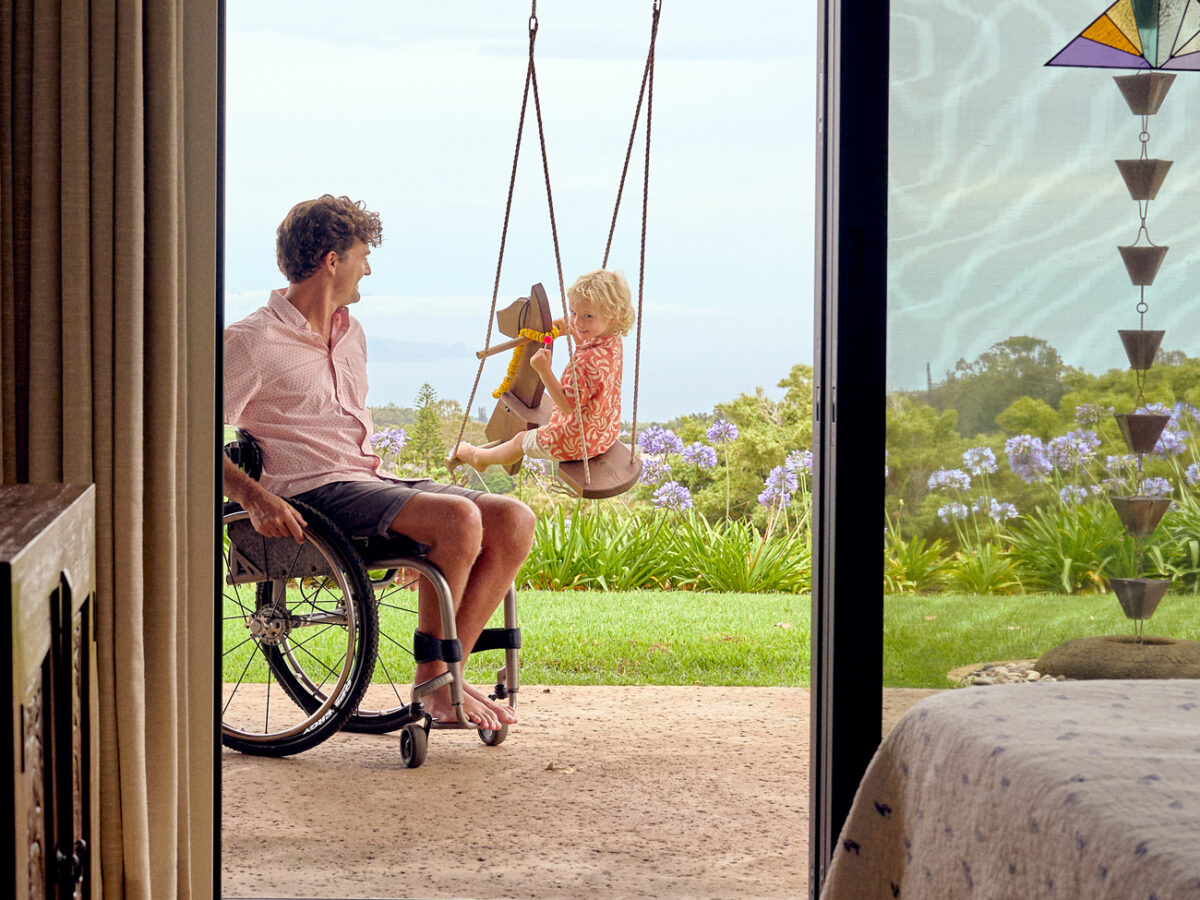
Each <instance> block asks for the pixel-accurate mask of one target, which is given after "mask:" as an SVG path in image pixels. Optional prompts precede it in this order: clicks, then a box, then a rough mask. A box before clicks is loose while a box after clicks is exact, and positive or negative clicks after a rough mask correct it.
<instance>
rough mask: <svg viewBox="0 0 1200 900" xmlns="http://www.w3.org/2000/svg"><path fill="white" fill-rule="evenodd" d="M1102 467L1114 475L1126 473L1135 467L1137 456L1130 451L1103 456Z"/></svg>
mask: <svg viewBox="0 0 1200 900" xmlns="http://www.w3.org/2000/svg"><path fill="white" fill-rule="evenodd" d="M1104 468H1105V469H1107V470H1108V471H1109V472H1112V473H1113V474H1114V475H1128V474H1129V473H1130V472H1133V471H1134V470H1136V469H1137V456H1136V455H1134V454H1132V453H1122V454H1120V455H1119V456H1106V457H1104Z"/></svg>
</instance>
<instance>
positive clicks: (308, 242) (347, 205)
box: [275, 194, 383, 284]
mask: <svg viewBox="0 0 1200 900" xmlns="http://www.w3.org/2000/svg"><path fill="white" fill-rule="evenodd" d="M356 240H359V241H362V242H363V243H364V244H367V245H368V246H370V247H378V246H379V244H380V243H381V242H382V241H383V226H382V225H381V224H380V222H379V213H376V212H371V211H370V210H369V209H367V208H366V205H365V204H363V203H362V202H361V201H359V202H358V203H355V202H354V201H353V200H351V199H350V198H349V197H335V196H333V195H332V194H324V195H322V196H320V197H318V198H317V199H316V200H305V201H304V202H302V203H297V204H296V205H295V206H293V207H292V211H291V212H289V213H288V214H287V217H286V218H285V219H284V220H283V222H282V223H280V225H279V230H278V231H276V232H275V259H276V261H277V262H278V263H279V271H281V272H282V273H283V274H284V275H285V276H286V277H287V280H288V283H289V284H297V283H299V282H301V281H305V280H307V279H308V278H311V277H312V275H313V274H314V273H315V272H316V271H317V269H319V268H320V267H321V260H322V259H323V258H324V257H325V255H326V254H327V253H328V252H329V251H330V250H333V251H334V252H335V253H337V255H338V256H339V257H340V256H343V255H345V253H346V251H347V250H349V249H350V248H351V247H352V246H353V245H354V242H355V241H356Z"/></svg>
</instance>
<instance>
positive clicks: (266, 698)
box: [221, 504, 378, 756]
mask: <svg viewBox="0 0 1200 900" xmlns="http://www.w3.org/2000/svg"><path fill="white" fill-rule="evenodd" d="M296 505H297V506H298V507H299V508H300V509H301V511H302V513H303V515H304V518H305V519H306V520H307V521H308V527H307V528H306V529H305V541H304V543H302V544H297V543H296V542H295V541H294V540H292V539H291V538H266V537H263V536H262V535H260V534H258V533H257V532H255V531H254V530H253V527H252V526H251V525H250V521H249V514H248V513H246V512H245V511H243V510H241V509H240V508H238V507H232V509H230V510H229V511H227V514H226V516H225V519H224V525H225V552H224V557H225V573H224V574H225V587H224V600H223V605H224V610H223V621H224V634H223V635H222V640H223V649H222V658H223V668H224V673H223V682H224V688H223V704H222V714H221V740H222V742H223V743H224V744H225V746H227V747H230V748H232V749H234V750H240V751H241V752H243V753H253V754H259V755H265V756H284V755H287V754H290V753H299V752H300V751H302V750H307V749H308V748H310V747H313V746H315V745H316V744H319V743H320V742H322V741H324V740H325V739H326V738H328V737H330V736H331V735H333V734H335V733H336V732H337V731H338V730H339V729H340V728H341V727H342V725H343V723H344V722H345V721H346V718H347V717H348V716H349V715H350V714H351V712H352V711H353V710H354V708H355V707H356V706H357V705H358V702H359V700H360V699H361V697H362V694H363V692H364V691H365V690H366V687H367V684H368V681H369V679H370V677H371V674H372V671H373V670H374V666H375V652H376V645H377V640H378V625H377V620H376V615H375V605H374V602H373V600H372V597H371V589H370V584H369V582H368V581H367V578H366V573H365V572H364V571H363V568H362V561H361V559H360V558H359V556H358V555H357V553H356V552H355V551H354V549H353V548H352V547H351V546H350V544H349V542H348V541H347V540H346V538H345V537H344V536H343V535H342V534H341V532H339V531H338V530H337V529H336V528H335V527H334V526H333V525H332V524H330V523H329V521H328V520H327V519H326V518H325V517H324V516H322V515H321V514H320V513H318V512H317V511H316V510H314V509H312V508H311V507H307V506H303V505H301V504H296Z"/></svg>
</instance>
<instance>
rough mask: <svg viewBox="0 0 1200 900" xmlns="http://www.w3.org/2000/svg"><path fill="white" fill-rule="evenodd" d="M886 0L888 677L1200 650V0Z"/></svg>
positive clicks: (1043, 670) (903, 683)
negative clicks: (1145, 647) (1193, 63)
mask: <svg viewBox="0 0 1200 900" xmlns="http://www.w3.org/2000/svg"><path fill="white" fill-rule="evenodd" d="M891 8H892V48H891V53H892V55H891V84H890V117H891V118H890V123H889V127H890V135H891V137H890V145H889V152H890V163H889V178H890V185H889V213H888V215H889V220H888V228H889V258H888V294H889V298H888V299H889V326H888V327H889V342H888V356H889V358H888V380H889V395H888V405H887V418H888V458H887V466H888V475H887V506H886V522H885V527H886V531H885V541H886V555H885V573H886V576H885V587H884V589H885V593H886V604H885V609H886V612H885V662H884V668H885V687H887V688H901V687H904V688H922V689H950V688H952V687H957V686H960V685H961V684H962V683H963V682H964V681H971V680H972V679H974V680H977V681H981V682H982V683H989V682H990V681H997V680H1003V679H1004V678H1006V677H1013V678H1020V679H1032V680H1038V679H1040V678H1044V677H1051V676H1054V677H1057V676H1060V675H1069V676H1070V677H1095V674H1094V673H1093V674H1092V675H1085V674H1083V673H1082V672H1081V671H1079V670H1078V669H1077V668H1072V666H1074V665H1075V663H1071V662H1063V661H1062V659H1063V658H1065V657H1066V656H1069V654H1067V653H1066V649H1064V648H1067V649H1069V648H1071V647H1076V646H1085V647H1089V648H1090V652H1091V653H1092V654H1093V656H1096V655H1098V656H1099V658H1102V660H1103V662H1104V666H1102V667H1101V668H1100V669H1099V670H1096V671H1109V672H1112V671H1115V670H1114V669H1113V668H1112V667H1113V666H1116V665H1117V662H1115V660H1117V659H1118V658H1119V657H1120V651H1121V648H1122V645H1123V643H1124V642H1125V641H1126V639H1127V638H1129V636H1131V635H1137V634H1143V635H1144V636H1145V635H1154V636H1160V637H1162V638H1164V639H1168V640H1177V639H1196V638H1198V637H1200V628H1198V626H1197V624H1196V622H1195V617H1194V616H1190V615H1189V595H1190V594H1191V593H1192V592H1194V591H1195V590H1196V589H1197V585H1198V581H1197V577H1198V574H1200V555H1198V554H1200V551H1198V550H1197V549H1196V546H1195V543H1194V542H1195V539H1196V538H1195V536H1196V534H1197V533H1198V530H1200V498H1198V496H1197V490H1196V486H1195V483H1196V481H1197V479H1198V477H1200V468H1198V467H1197V460H1200V453H1198V448H1197V445H1198V438H1200V423H1198V421H1197V412H1196V409H1197V407H1198V406H1200V340H1198V338H1197V335H1196V331H1195V329H1194V327H1192V324H1193V323H1194V321H1195V315H1194V306H1193V304H1192V303H1191V302H1190V301H1191V299H1192V298H1193V297H1194V290H1193V289H1192V288H1191V287H1190V285H1192V284H1193V283H1194V280H1195V276H1194V274H1192V275H1189V271H1191V270H1194V267H1195V262H1196V260H1197V258H1198V256H1200V225H1198V224H1197V222H1196V219H1195V215H1194V211H1195V209H1196V203H1197V200H1198V199H1200V198H1198V196H1197V193H1198V191H1200V179H1197V177H1196V176H1195V174H1194V170H1195V168H1196V163H1197V162H1198V161H1200V160H1198V157H1197V152H1196V149H1195V148H1196V147H1197V146H1198V144H1197V138H1198V137H1200V125H1198V124H1197V121H1196V119H1195V117H1194V116H1192V115H1190V110H1191V109H1192V108H1194V105H1195V103H1196V99H1197V92H1200V79H1197V78H1196V77H1193V76H1191V75H1189V74H1188V73H1187V72H1182V73H1181V74H1180V75H1179V77H1178V78H1177V79H1176V80H1175V81H1174V83H1173V84H1169V83H1167V84H1164V83H1162V81H1161V74H1160V73H1159V72H1154V71H1152V70H1151V68H1150V67H1151V66H1152V65H1159V66H1162V65H1169V66H1171V67H1173V68H1182V67H1183V66H1185V65H1187V64H1188V61H1189V58H1188V57H1186V56H1184V57H1180V56H1178V55H1177V56H1176V57H1174V58H1173V59H1171V58H1170V52H1171V50H1172V49H1174V52H1175V53H1176V54H1178V52H1179V50H1180V49H1183V48H1184V47H1185V46H1186V41H1185V42H1184V43H1182V44H1181V43H1179V41H1180V40H1181V39H1182V37H1183V32H1185V31H1187V30H1188V29H1191V30H1192V32H1193V33H1194V30H1195V27H1196V24H1197V19H1196V15H1195V9H1196V5H1195V4H1191V5H1189V4H1185V3H1166V2H1164V3H1158V2H1146V3H1143V2H1141V0H1134V2H1132V3H1131V2H1129V0H1122V2H1119V3H1116V4H1113V5H1112V6H1111V7H1109V8H1108V9H1107V10H1106V9H1104V8H1103V6H1101V5H1096V6H1089V4H1087V3H1085V2H1082V0H1081V2H1072V3H1069V4H1053V5H1049V6H1046V7H1040V8H1039V9H1038V11H1037V14H1036V17H1034V16H1032V14H1031V13H1030V12H1029V11H1028V10H1025V9H1018V8H1016V7H1013V6H1010V5H1001V6H998V5H996V4H991V3H986V2H983V0H970V2H968V3H965V4H959V5H956V6H953V7H949V6H946V5H941V4H936V5H934V4H924V3H918V2H914V0H898V2H895V3H893V4H892V7H891ZM1034 18H1036V23H1037V27H1036V28H1031V24H1033V19H1034ZM1187 40H1191V36H1188V38H1187ZM1143 53H1144V54H1145V58H1143V56H1142V54H1143ZM1196 56H1200V54H1196ZM1050 60H1053V65H1052V66H1050V67H1048V66H1047V65H1046V64H1047V61H1050ZM1097 66H1099V67H1113V66H1119V67H1123V68H1111V69H1110V70H1109V71H1104V70H1103V69H1096V68H1090V67H1097ZM1138 67H1140V68H1141V69H1142V70H1143V71H1142V74H1135V70H1136V69H1137V68H1138ZM1113 76H1121V77H1126V76H1128V77H1130V78H1133V79H1134V81H1133V82H1130V83H1129V84H1125V85H1123V86H1121V88H1120V89H1118V85H1117V84H1114V81H1113ZM1170 77H1171V76H1167V78H1168V80H1169V78H1170ZM1139 98H1140V99H1142V100H1146V101H1148V102H1149V103H1150V104H1151V105H1152V106H1153V104H1154V102H1155V101H1157V100H1161V107H1160V108H1159V109H1158V111H1157V112H1154V113H1153V114H1149V115H1147V116H1146V117H1145V118H1143V117H1142V115H1140V114H1133V113H1132V112H1131V107H1132V106H1135V105H1136V104H1137V103H1138V102H1140V101H1139ZM1143 129H1144V130H1143ZM1114 160H1120V161H1121V162H1120V163H1119V165H1120V167H1121V168H1120V170H1119V171H1118V169H1117V167H1116V166H1114V164H1113V161H1114ZM1156 160H1165V161H1174V163H1175V164H1174V166H1173V167H1168V166H1166V165H1165V164H1163V163H1157V162H1156ZM1160 178H1161V182H1160V183H1159V186H1158V187H1155V185H1154V182H1155V181H1156V180H1158V179H1160ZM1135 197H1141V198H1142V199H1140V200H1139V199H1135ZM1149 198H1153V199H1152V201H1151V199H1149ZM1118 247H1121V248H1123V249H1122V250H1121V251H1120V252H1118ZM1155 266H1158V268H1157V271H1154V270H1155ZM1143 269H1144V272H1143V271H1141V270H1143ZM1139 303H1143V304H1144V305H1142V306H1139ZM1118 331H1121V332H1122V334H1121V335H1118ZM1159 331H1161V332H1163V335H1162V336H1161V340H1158V338H1159V336H1158V335H1157V334H1156V333H1157V332H1159ZM1139 353H1140V354H1144V355H1146V356H1147V358H1146V359H1142V360H1139V359H1138V358H1137V356H1138V354H1139ZM1134 366H1136V367H1137V368H1134ZM1147 367H1148V368H1147ZM1132 413H1139V414H1140V415H1141V418H1139V417H1137V416H1134V417H1132V418H1125V419H1119V418H1118V416H1121V415H1122V414H1132ZM1154 414H1161V419H1154V418H1152V416H1153V415H1154ZM1142 427H1148V428H1151V429H1155V428H1161V429H1162V431H1161V437H1158V433H1157V432H1155V433H1154V434H1151V435H1150V436H1149V437H1148V439H1147V440H1148V442H1149V444H1148V446H1147V447H1145V451H1146V452H1142V449H1141V448H1140V446H1131V445H1130V443H1129V439H1127V438H1126V436H1125V433H1124V432H1125V431H1130V432H1131V433H1132V432H1137V430H1138V429H1140V428H1142ZM1132 436H1133V435H1132V434H1131V437H1132ZM1122 498H1135V499H1122ZM1139 579H1140V580H1139ZM1162 589H1165V590H1166V593H1165V595H1164V596H1163V597H1162V598H1161V600H1158V601H1157V606H1156V607H1154V597H1153V596H1151V595H1154V594H1155V592H1158V591H1160V590H1162ZM1118 591H1120V592H1121V593H1122V596H1121V597H1120V598H1119V597H1118V595H1117V592H1118ZM1152 608H1153V612H1152V611H1151V609H1152ZM1078 641H1085V642H1092V643H1090V644H1088V643H1085V644H1083V645H1078V644H1077V643H1076V642H1078ZM1002 664H1009V671H1010V673H1011V675H1005V674H1004V672H1003V671H1001V670H1000V669H998V668H995V667H996V666H998V665H1002ZM984 666H993V668H990V669H988V670H986V671H983V667H984ZM1105 666H1106V667H1107V668H1105ZM1031 673H1037V674H1031ZM1114 677H1118V676H1114Z"/></svg>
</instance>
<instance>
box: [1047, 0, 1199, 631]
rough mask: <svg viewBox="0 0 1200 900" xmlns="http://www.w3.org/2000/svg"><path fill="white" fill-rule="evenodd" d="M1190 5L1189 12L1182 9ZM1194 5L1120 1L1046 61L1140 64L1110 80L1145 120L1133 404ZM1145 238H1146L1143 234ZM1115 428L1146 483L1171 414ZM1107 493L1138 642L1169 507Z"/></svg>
mask: <svg viewBox="0 0 1200 900" xmlns="http://www.w3.org/2000/svg"><path fill="white" fill-rule="evenodd" d="M1185 7H1187V8H1186V10H1185ZM1192 12H1193V10H1192V8H1191V7H1190V6H1188V4H1185V3H1178V2H1174V0H1117V2H1115V3H1113V4H1112V5H1111V6H1109V7H1108V9H1106V10H1105V11H1104V13H1103V14H1102V15H1100V16H1099V17H1098V18H1097V19H1096V20H1095V21H1093V22H1092V23H1091V24H1090V25H1089V26H1088V27H1087V28H1085V29H1084V30H1083V31H1082V32H1080V34H1079V35H1078V36H1077V37H1076V38H1075V39H1074V40H1072V41H1071V42H1070V43H1068V44H1067V46H1065V47H1064V48H1063V49H1062V50H1060V51H1059V52H1058V53H1057V54H1056V55H1055V56H1054V58H1053V59H1051V60H1050V61H1049V62H1048V63H1046V65H1048V66H1076V67H1083V68H1114V69H1139V70H1141V71H1139V72H1138V73H1137V74H1133V75H1117V76H1114V78H1113V80H1114V81H1115V82H1116V84H1117V88H1118V89H1119V90H1120V91H1121V96H1122V97H1124V98H1125V102H1126V104H1128V106H1129V111H1130V112H1131V113H1133V114H1134V115H1135V116H1140V117H1141V125H1142V130H1141V133H1140V134H1139V135H1138V138H1139V140H1140V142H1141V153H1140V154H1139V155H1138V158H1137V159H1118V160H1116V164H1117V169H1118V171H1120V173H1121V177H1122V179H1124V181H1125V187H1126V188H1127V189H1128V190H1129V196H1130V199H1132V200H1135V201H1136V202H1137V205H1138V219H1139V224H1138V231H1137V236H1136V237H1135V239H1134V242H1133V243H1132V244H1130V245H1127V246H1121V247H1118V248H1117V249H1118V252H1119V253H1120V254H1121V261H1122V262H1123V263H1124V264H1125V271H1126V272H1128V273H1129V280H1130V282H1131V283H1132V284H1133V285H1134V286H1135V287H1137V288H1138V292H1139V298H1138V304H1137V312H1138V328H1137V329H1136V330H1120V331H1118V334H1119V335H1120V337H1121V343H1122V344H1124V346H1125V354H1126V356H1128V357H1129V367H1130V368H1131V369H1132V370H1133V371H1134V372H1135V373H1136V375H1137V387H1138V393H1137V399H1136V402H1135V409H1144V408H1145V405H1146V397H1145V393H1144V388H1145V384H1146V373H1147V372H1148V371H1149V369H1150V367H1151V365H1152V364H1153V362H1154V357H1155V355H1156V354H1157V353H1158V348H1159V347H1160V346H1161V345H1162V339H1163V335H1164V333H1165V332H1163V331H1153V330H1149V329H1147V328H1146V313H1147V311H1148V310H1149V306H1148V305H1147V304H1146V288H1147V287H1149V286H1151V285H1152V284H1154V278H1155V276H1156V275H1157V274H1158V270H1159V268H1160V267H1161V266H1162V264H1163V260H1164V259H1165V258H1166V255H1167V249H1168V248H1167V247H1165V246H1160V245H1158V244H1155V243H1154V242H1153V241H1151V240H1150V229H1149V227H1148V226H1147V224H1146V218H1147V214H1148V212H1149V208H1150V201H1151V200H1153V199H1154V198H1155V197H1157V196H1158V190H1159V188H1160V187H1162V184H1163V181H1164V180H1165V179H1166V177H1167V173H1168V172H1169V171H1170V169H1171V161H1170V160H1165V159H1152V158H1151V157H1150V152H1149V143H1150V131H1149V121H1150V116H1152V115H1155V114H1156V113H1157V112H1158V110H1159V108H1160V107H1161V106H1162V104H1163V101H1164V100H1165V99H1166V97H1167V93H1168V92H1169V91H1170V89H1171V85H1172V83H1173V82H1174V81H1175V74H1174V73H1173V72H1171V71H1164V70H1178V71H1186V70H1191V71H1196V70H1200V16H1197V15H1193V14H1191V13H1192ZM1143 238H1145V243H1142V239H1143ZM1115 418H1116V420H1117V425H1118V426H1119V427H1120V429H1121V434H1122V436H1123V437H1124V438H1125V443H1126V445H1127V446H1128V447H1129V450H1130V452H1131V453H1134V454H1136V455H1137V458H1138V464H1137V483H1138V485H1139V486H1140V485H1142V484H1143V483H1144V462H1145V456H1146V454H1147V453H1150V452H1151V451H1153V449H1154V447H1155V444H1157V443H1158V440H1159V437H1160V436H1161V435H1162V432H1163V429H1164V428H1165V427H1166V425H1167V422H1168V421H1169V420H1170V417H1169V416H1164V415H1154V414H1150V413H1146V412H1136V411H1135V412H1132V413H1119V414H1117V415H1116V417H1115ZM1140 490H1141V488H1140V487H1139V493H1137V494H1134V495H1132V496H1127V497H1120V496H1113V497H1110V498H1109V499H1110V501H1111V502H1112V505H1113V507H1114V509H1116V511H1117V515H1118V516H1120V518H1121V522H1122V524H1123V525H1124V526H1125V530H1126V532H1127V533H1128V535H1129V536H1130V538H1132V539H1133V541H1134V560H1135V563H1134V566H1135V569H1136V571H1137V573H1138V574H1137V577H1134V578H1111V579H1109V581H1110V583H1111V584H1112V587H1113V590H1114V592H1115V593H1116V595H1117V599H1118V601H1120V604H1121V609H1122V610H1124V612H1125V615H1126V616H1127V617H1128V618H1130V619H1132V620H1134V622H1135V623H1136V633H1137V636H1138V639H1139V640H1140V639H1141V637H1142V627H1143V623H1144V622H1145V620H1146V619H1148V618H1150V616H1152V615H1153V614H1154V610H1155V609H1156V608H1157V607H1158V604H1159V601H1161V600H1162V598H1163V596H1164V594H1165V593H1166V591H1167V587H1168V586H1169V584H1170V579H1164V578H1145V577H1144V576H1143V552H1142V542H1143V541H1145V540H1146V538H1148V537H1150V536H1151V535H1152V534H1153V533H1154V530H1155V529H1156V528H1157V527H1158V524H1159V522H1160V521H1161V520H1162V517H1163V515H1165V514H1166V512H1167V510H1168V508H1169V507H1170V505H1171V500H1170V498H1169V497H1152V496H1145V495H1142V494H1141V493H1140Z"/></svg>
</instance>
